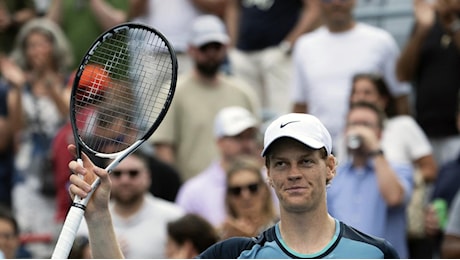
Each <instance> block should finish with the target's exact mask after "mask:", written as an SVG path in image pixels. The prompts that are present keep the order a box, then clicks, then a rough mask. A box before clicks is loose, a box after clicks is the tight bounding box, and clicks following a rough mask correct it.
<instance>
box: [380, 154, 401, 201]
mask: <svg viewBox="0 0 460 260" xmlns="http://www.w3.org/2000/svg"><path fill="white" fill-rule="evenodd" d="M374 167H375V172H376V176H377V182H378V186H379V190H380V193H381V194H382V196H383V198H384V199H385V201H386V202H387V205H388V206H390V207H392V206H397V205H400V204H401V203H403V202H404V188H403V186H402V184H401V182H400V181H399V179H398V177H397V175H396V172H395V171H394V170H393V169H392V168H391V166H390V164H389V163H388V161H387V159H386V158H385V156H383V155H377V156H375V157H374Z"/></svg>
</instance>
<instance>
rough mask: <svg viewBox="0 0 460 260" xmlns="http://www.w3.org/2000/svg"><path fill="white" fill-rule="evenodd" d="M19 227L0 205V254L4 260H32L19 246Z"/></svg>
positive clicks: (7, 210)
mask: <svg viewBox="0 0 460 260" xmlns="http://www.w3.org/2000/svg"><path fill="white" fill-rule="evenodd" d="M19 233H20V230H19V225H18V222H17V221H16V218H15V216H14V215H13V213H12V211H11V210H10V209H8V208H6V207H4V206H3V205H0V252H2V253H3V255H4V257H5V258H6V259H19V258H32V255H31V254H30V253H29V252H28V251H27V250H25V249H24V248H23V247H22V246H21V241H20V238H19Z"/></svg>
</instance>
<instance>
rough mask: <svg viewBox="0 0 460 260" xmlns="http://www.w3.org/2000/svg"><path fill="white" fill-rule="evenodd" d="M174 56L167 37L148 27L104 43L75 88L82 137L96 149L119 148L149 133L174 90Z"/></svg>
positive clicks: (93, 56)
mask: <svg viewBox="0 0 460 260" xmlns="http://www.w3.org/2000/svg"><path fill="white" fill-rule="evenodd" d="M171 59H172V58H171V55H170V53H169V51H168V49H167V46H166V44H165V43H164V41H163V39H162V38H160V37H159V36H158V35H156V34H154V33H153V32H151V31H148V30H145V29H139V28H135V29H129V30H127V31H126V32H124V33H118V34H116V35H115V36H114V37H107V38H106V39H105V40H104V41H103V42H102V43H100V44H99V45H98V46H97V47H96V48H95V49H94V50H93V53H92V55H91V56H90V58H89V60H88V62H87V64H86V67H85V69H84V70H83V72H82V75H81V76H80V85H79V87H78V89H77V95H76V96H77V98H78V99H79V100H78V102H75V104H76V105H75V108H74V113H75V118H76V121H77V128H78V132H79V136H80V138H81V140H82V141H83V142H84V143H85V144H86V145H87V146H88V147H89V148H90V149H92V150H94V151H97V152H100V153H116V152H120V151H122V150H124V149H126V148H127V147H129V146H130V145H132V144H133V143H134V142H135V141H136V140H139V139H141V138H142V137H143V136H145V135H146V133H147V132H148V131H150V129H151V128H152V126H154V124H155V122H156V121H157V119H158V118H159V117H160V114H161V113H162V111H163V110H164V108H165V103H166V102H168V101H167V100H168V99H169V96H170V95H171V90H170V89H171V81H172V71H173V68H172V66H173V65H172V64H173V63H172V61H171ZM85 73H86V74H85ZM83 76H84V77H83ZM83 78H88V79H87V80H86V81H85V82H87V84H85V85H83V84H81V81H82V79H83Z"/></svg>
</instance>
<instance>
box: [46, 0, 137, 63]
mask: <svg viewBox="0 0 460 260" xmlns="http://www.w3.org/2000/svg"><path fill="white" fill-rule="evenodd" d="M133 2H136V0H126V1H119V0H85V1H82V0H51V3H50V5H49V7H48V12H47V13H46V17H47V18H49V19H51V20H53V21H54V22H55V23H57V24H59V25H60V26H61V28H62V30H63V31H64V32H65V34H66V37H67V38H68V39H69V40H70V42H71V43H72V54H73V56H74V57H75V60H74V62H73V64H72V68H73V69H75V68H77V67H78V65H79V64H80V62H81V59H82V58H83V56H84V55H85V53H86V52H87V51H88V49H89V47H90V46H91V44H92V43H93V42H94V41H95V40H96V39H97V37H99V35H100V34H102V33H103V32H104V31H106V30H108V29H110V28H112V27H113V26H115V25H118V24H120V23H123V22H126V21H128V20H129V16H128V14H129V13H130V10H131V8H132V5H133Z"/></svg>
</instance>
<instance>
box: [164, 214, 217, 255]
mask: <svg viewBox="0 0 460 260" xmlns="http://www.w3.org/2000/svg"><path fill="white" fill-rule="evenodd" d="M167 232H168V242H167V244H166V257H167V258H193V257H196V256H197V255H198V254H200V253H201V252H203V251H204V250H206V249H207V248H208V247H209V246H211V245H213V244H214V243H216V242H217V241H218V240H219V237H218V235H217V232H216V230H215V229H214V227H213V226H212V225H211V224H210V223H209V222H208V221H207V220H206V219H204V218H203V217H201V216H198V215H195V214H186V215H184V216H182V217H181V218H179V219H177V220H175V221H172V222H169V223H168V225H167Z"/></svg>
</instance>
